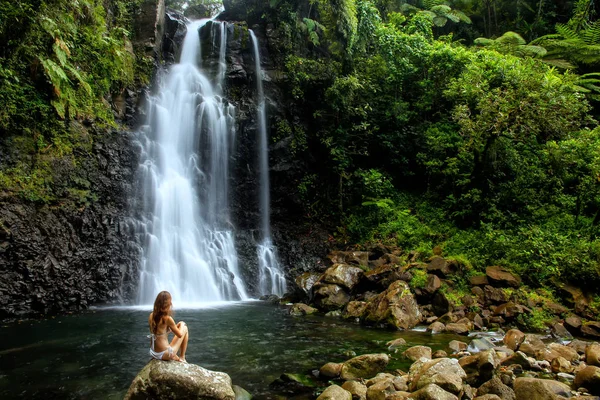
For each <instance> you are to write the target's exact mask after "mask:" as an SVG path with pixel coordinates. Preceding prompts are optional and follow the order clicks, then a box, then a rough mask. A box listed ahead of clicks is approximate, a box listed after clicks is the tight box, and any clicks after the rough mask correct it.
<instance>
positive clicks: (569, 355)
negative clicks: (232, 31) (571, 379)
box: [546, 343, 589, 364]
mask: <svg viewBox="0 0 600 400" xmlns="http://www.w3.org/2000/svg"><path fill="white" fill-rule="evenodd" d="M548 349H549V350H552V351H555V352H556V353H558V354H559V355H560V356H562V357H564V358H566V359H567V360H568V361H570V362H573V361H578V360H579V354H577V351H576V350H575V349H572V348H571V347H569V346H565V345H563V344H559V343H550V344H549V345H548ZM554 358H556V357H554ZM554 358H553V359H554ZM546 360H548V359H547V358H546ZM548 361H550V362H552V360H548ZM588 364H589V363H588Z"/></svg>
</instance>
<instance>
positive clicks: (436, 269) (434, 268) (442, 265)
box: [427, 256, 458, 278]
mask: <svg viewBox="0 0 600 400" xmlns="http://www.w3.org/2000/svg"><path fill="white" fill-rule="evenodd" d="M457 271H458V264H457V263H456V262H454V261H447V260H445V259H444V258H443V257H440V256H434V257H432V258H431V261H430V262H429V264H427V272H429V273H430V274H435V275H438V276H440V277H442V278H445V277H447V276H449V275H452V274H454V273H455V272H457Z"/></svg>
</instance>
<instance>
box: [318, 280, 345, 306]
mask: <svg viewBox="0 0 600 400" xmlns="http://www.w3.org/2000/svg"><path fill="white" fill-rule="evenodd" d="M313 291H314V294H313V300H314V302H315V304H316V305H317V307H319V309H321V310H327V311H333V310H339V309H341V308H342V307H344V306H345V305H346V304H347V303H348V302H349V301H350V295H349V294H348V293H347V292H346V291H345V290H344V289H342V288H341V287H340V286H338V285H333V284H323V283H317V284H315V285H314V286H313Z"/></svg>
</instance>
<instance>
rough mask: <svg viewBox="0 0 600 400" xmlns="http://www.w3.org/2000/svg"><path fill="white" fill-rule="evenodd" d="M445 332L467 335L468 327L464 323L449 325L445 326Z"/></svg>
mask: <svg viewBox="0 0 600 400" xmlns="http://www.w3.org/2000/svg"><path fill="white" fill-rule="evenodd" d="M446 332H450V333H455V334H457V335H467V334H469V325H467V324H465V323H458V322H456V323H449V324H446Z"/></svg>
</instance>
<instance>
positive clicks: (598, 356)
mask: <svg viewBox="0 0 600 400" xmlns="http://www.w3.org/2000/svg"><path fill="white" fill-rule="evenodd" d="M585 362H586V363H587V364H588V365H594V366H596V367H600V344H598V343H592V344H590V345H588V346H587V347H586V348H585Z"/></svg>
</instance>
